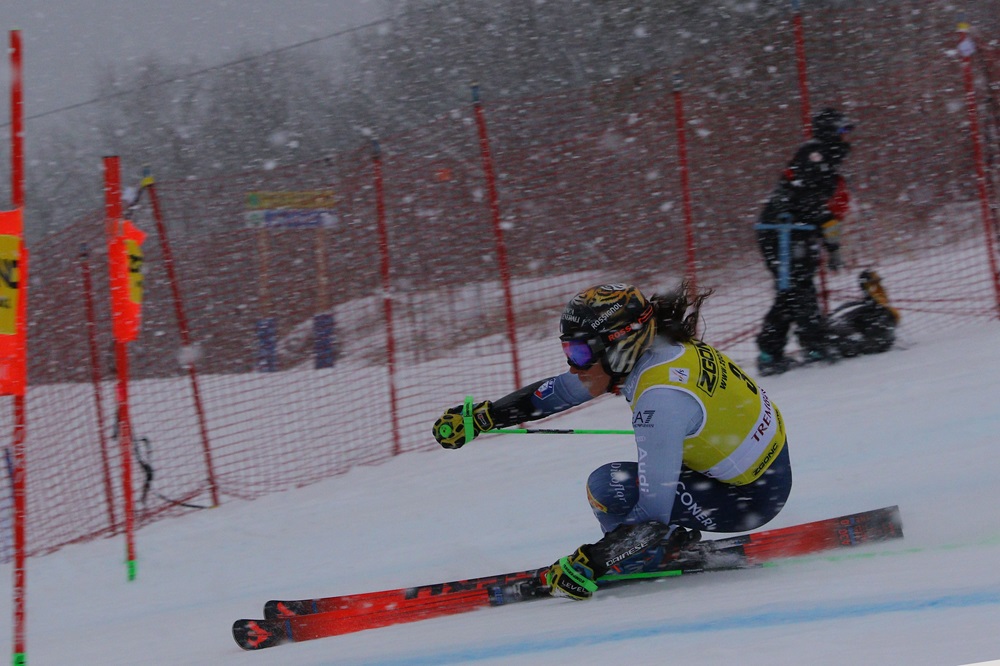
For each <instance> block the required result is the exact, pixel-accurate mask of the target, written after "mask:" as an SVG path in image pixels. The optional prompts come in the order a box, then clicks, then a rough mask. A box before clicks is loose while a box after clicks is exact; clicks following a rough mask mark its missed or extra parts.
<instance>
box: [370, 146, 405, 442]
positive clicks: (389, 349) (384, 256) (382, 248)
mask: <svg viewBox="0 0 1000 666" xmlns="http://www.w3.org/2000/svg"><path fill="white" fill-rule="evenodd" d="M372 167H373V168H374V171H375V217H376V225H377V227H378V251H379V255H380V260H381V261H380V270H379V272H380V273H381V275H382V310H383V312H384V313H385V356H386V366H387V368H388V371H389V418H390V419H391V420H392V455H394V456H397V455H399V454H400V453H401V452H402V444H401V443H400V439H399V405H398V402H397V398H396V336H395V333H394V331H393V327H392V325H393V324H392V278H391V264H390V256H389V228H388V226H387V224H386V219H385V188H384V182H383V180H382V149H381V148H380V147H379V144H378V141H372Z"/></svg>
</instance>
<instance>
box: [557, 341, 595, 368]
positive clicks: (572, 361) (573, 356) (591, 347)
mask: <svg viewBox="0 0 1000 666" xmlns="http://www.w3.org/2000/svg"><path fill="white" fill-rule="evenodd" d="M562 348H563V353H564V354H566V362H567V363H569V366H570V367H571V368H576V369H577V370H587V369H588V368H590V367H591V366H592V365H594V364H595V363H597V361H598V360H600V358H601V354H603V353H604V345H603V344H602V342H601V339H600V338H597V337H594V338H569V339H567V340H563V341H562Z"/></svg>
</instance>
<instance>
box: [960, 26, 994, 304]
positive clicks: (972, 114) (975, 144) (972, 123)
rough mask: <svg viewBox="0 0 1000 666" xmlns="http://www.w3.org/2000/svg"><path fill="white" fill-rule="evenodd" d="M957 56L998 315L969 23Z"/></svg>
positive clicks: (973, 47) (962, 30) (989, 214)
mask: <svg viewBox="0 0 1000 666" xmlns="http://www.w3.org/2000/svg"><path fill="white" fill-rule="evenodd" d="M958 38H959V43H958V53H959V55H961V57H962V75H963V78H964V79H965V106H966V108H967V109H968V112H969V138H970V139H971V140H972V152H973V156H974V158H975V162H976V189H977V190H978V192H979V212H980V215H981V216H982V219H983V229H984V231H985V232H986V249H987V252H988V254H989V265H990V274H991V276H992V278H993V296H994V299H995V300H996V306H997V315H998V316H1000V273H997V260H996V247H995V243H994V240H993V229H992V224H991V223H992V213H991V211H990V195H989V191H988V189H987V185H986V160H985V159H984V157H983V145H982V139H981V137H980V134H979V110H978V106H977V104H976V81H975V77H974V75H973V73H972V54H973V53H975V51H976V45H975V42H973V41H972V37H971V36H970V35H969V24H968V23H965V22H964V21H963V22H961V23H959V24H958Z"/></svg>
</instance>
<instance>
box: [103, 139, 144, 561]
mask: <svg viewBox="0 0 1000 666" xmlns="http://www.w3.org/2000/svg"><path fill="white" fill-rule="evenodd" d="M104 217H105V230H106V233H107V236H108V247H109V252H108V262H109V264H110V263H111V261H112V257H111V252H110V248H111V245H112V244H111V239H113V238H114V237H115V236H117V235H118V227H120V226H121V225H122V193H121V167H120V164H119V161H118V158H117V157H105V158H104ZM114 316H115V314H114V307H112V317H114ZM115 368H116V369H117V371H118V386H117V390H116V392H115V395H116V397H117V401H118V445H119V451H120V455H121V459H122V494H123V495H124V500H125V564H126V567H127V569H128V579H129V580H130V581H131V580H135V574H136V557H135V498H133V496H132V423H131V420H130V419H129V413H128V343H127V342H125V341H124V340H120V339H118V338H117V336H116V338H115Z"/></svg>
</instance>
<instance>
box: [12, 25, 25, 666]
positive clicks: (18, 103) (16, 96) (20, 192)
mask: <svg viewBox="0 0 1000 666" xmlns="http://www.w3.org/2000/svg"><path fill="white" fill-rule="evenodd" d="M21 58H22V56H21V32H20V31H19V30H11V32H10V69H11V81H10V118H11V123H10V128H11V132H10V143H11V151H10V155H11V170H10V174H11V193H12V195H13V197H12V198H13V200H14V202H13V203H14V208H15V209H20V208H23V207H24V88H23V84H24V81H23V71H24V70H23V66H22V60H21ZM21 252H22V256H21V259H20V260H21V262H22V264H21V267H20V268H21V270H20V276H19V277H20V280H21V282H22V283H23V284H22V285H21V297H20V299H19V303H18V309H19V313H18V315H19V319H21V318H23V317H24V316H26V312H27V310H26V305H25V301H26V300H27V248H25V247H24V246H23V245H22V250H21ZM18 326H25V327H26V322H23V321H19V323H18ZM23 342H24V343H25V344H26V343H27V340H26V339H25V340H24V341H23ZM22 353H24V354H26V351H24V352H22ZM25 362H26V361H25ZM25 383H26V382H25ZM25 390H26V389H25V387H22V389H21V391H20V392H19V393H15V394H14V443H13V449H14V456H13V457H14V478H13V485H14V599H13V601H14V627H13V629H14V643H13V657H12V663H13V664H14V666H18V665H19V664H24V663H26V661H27V541H26V530H25V523H26V521H27V503H28V502H27V499H28V497H27V488H26V485H25V484H26V479H27V452H26V451H25V439H26V428H27V424H26V412H27V409H26V408H25V401H24V393H25Z"/></svg>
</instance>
